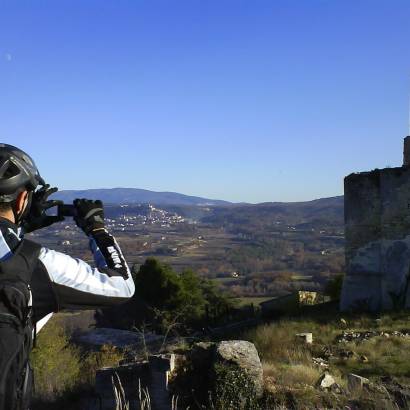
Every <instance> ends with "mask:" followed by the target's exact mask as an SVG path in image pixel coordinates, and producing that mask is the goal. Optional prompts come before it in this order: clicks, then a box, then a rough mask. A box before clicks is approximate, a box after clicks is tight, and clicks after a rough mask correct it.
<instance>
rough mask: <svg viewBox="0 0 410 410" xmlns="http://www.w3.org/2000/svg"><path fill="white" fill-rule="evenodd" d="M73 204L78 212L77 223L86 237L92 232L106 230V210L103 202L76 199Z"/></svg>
mask: <svg viewBox="0 0 410 410" xmlns="http://www.w3.org/2000/svg"><path fill="white" fill-rule="evenodd" d="M73 204H74V206H75V208H76V210H77V216H75V217H74V220H75V223H76V224H77V226H78V227H79V228H80V229H82V230H83V231H84V232H85V234H86V235H89V234H90V233H91V232H92V231H95V230H99V229H104V227H105V224H104V208H103V203H102V202H101V201H90V200H88V199H76V200H74V202H73Z"/></svg>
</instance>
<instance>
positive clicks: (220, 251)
mask: <svg viewBox="0 0 410 410" xmlns="http://www.w3.org/2000/svg"><path fill="white" fill-rule="evenodd" d="M341 203H342V202H341V201H340V199H338V198H336V199H333V200H321V201H314V203H313V204H312V203H306V205H300V206H295V205H294V204H288V205H286V204H285V205H284V204H282V205H277V204H272V205H263V206H260V205H255V206H244V207H219V208H218V207H207V208H201V207H181V206H179V207H168V208H165V209H160V208H153V207H151V208H149V206H148V205H144V206H134V207H132V206H129V207H125V208H124V207H119V206H117V207H116V206H111V207H109V208H108V212H107V214H108V220H107V226H108V229H109V230H110V231H111V232H112V233H113V234H114V235H115V236H116V238H117V240H118V242H119V243H120V245H121V247H122V250H123V253H124V255H125V257H126V259H127V261H128V262H129V264H130V265H131V266H132V265H134V264H135V265H137V266H138V265H140V264H142V263H144V261H145V260H146V258H148V257H155V258H158V259H159V260H160V261H161V262H163V263H166V264H169V265H171V266H172V267H173V268H174V269H175V270H176V271H178V272H182V271H183V270H184V269H193V270H194V271H196V272H197V273H198V274H199V275H201V276H203V277H205V278H208V279H214V280H215V283H216V284H217V285H218V286H219V287H221V289H223V290H224V291H226V292H227V293H229V294H231V295H232V297H237V298H242V297H248V298H261V300H263V298H269V297H273V296H281V295H284V294H286V293H289V292H292V291H294V290H298V289H303V290H313V291H316V290H321V289H323V287H324V286H325V284H326V283H327V281H328V280H329V279H330V278H331V277H333V276H334V275H335V274H340V273H342V272H343V271H344V248H343V246H344V238H343V218H342V211H343V209H342V208H340V204H341ZM141 209H143V210H144V212H147V213H146V214H141V212H142V211H141ZM152 209H154V211H152ZM176 212H178V213H176ZM33 239H34V240H37V241H39V242H40V243H42V244H43V245H44V246H47V247H50V248H53V249H56V250H60V251H63V252H66V253H69V254H71V255H72V256H74V257H79V258H82V259H85V260H86V261H88V262H92V255H91V254H90V252H89V251H88V244H87V242H88V241H87V239H86V238H85V237H84V235H83V234H82V233H81V232H80V231H79V230H78V228H77V227H76V226H75V224H74V223H73V221H72V220H70V219H68V220H67V221H64V222H63V223H60V224H56V225H53V226H52V227H50V228H48V229H45V230H42V231H39V232H36V233H34V234H33Z"/></svg>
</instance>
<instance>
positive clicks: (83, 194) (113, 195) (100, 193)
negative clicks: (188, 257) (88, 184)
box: [54, 188, 231, 206]
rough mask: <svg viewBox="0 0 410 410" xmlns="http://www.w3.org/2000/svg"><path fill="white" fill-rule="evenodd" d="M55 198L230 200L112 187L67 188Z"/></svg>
mask: <svg viewBox="0 0 410 410" xmlns="http://www.w3.org/2000/svg"><path fill="white" fill-rule="evenodd" d="M54 198H55V199H60V200H62V201H64V202H66V203H70V202H72V201H73V200H74V199H75V198H88V199H94V200H95V199H101V200H102V201H103V202H105V203H107V204H136V203H139V204H140V203H151V204H154V205H189V206H200V205H206V206H226V205H231V203H230V202H228V201H221V200H214V199H207V198H201V197H197V196H190V195H183V194H178V193H176V192H155V191H149V190H146V189H138V188H111V189H86V190H66V191H60V192H57V193H56V194H55V195H54Z"/></svg>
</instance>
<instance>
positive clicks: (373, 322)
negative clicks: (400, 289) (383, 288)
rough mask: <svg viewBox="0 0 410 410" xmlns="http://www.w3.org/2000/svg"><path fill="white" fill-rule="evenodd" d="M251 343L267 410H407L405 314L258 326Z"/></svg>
mask: <svg viewBox="0 0 410 410" xmlns="http://www.w3.org/2000/svg"><path fill="white" fill-rule="evenodd" d="M243 336H244V338H245V339H247V340H249V341H252V342H254V343H255V345H256V347H257V349H258V352H259V355H260V357H261V360H262V364H263V368H264V388H265V395H266V396H269V397H270V398H271V401H270V403H271V404H270V405H271V406H272V407H271V408H275V407H277V408H280V407H281V406H282V408H295V409H313V408H320V409H322V408H329V409H333V408H334V409H339V408H340V409H408V408H410V314H409V313H408V312H404V313H396V314H390V315H383V316H380V317H373V316H361V317H358V316H352V317H341V316H340V315H336V316H333V317H332V318H330V319H329V317H323V316H320V317H316V318H315V317H310V318H298V319H294V320H292V319H287V320H283V321H281V322H278V323H272V324H266V325H262V326H260V327H258V328H256V329H254V330H251V331H249V332H247V333H246V334H245V335H243Z"/></svg>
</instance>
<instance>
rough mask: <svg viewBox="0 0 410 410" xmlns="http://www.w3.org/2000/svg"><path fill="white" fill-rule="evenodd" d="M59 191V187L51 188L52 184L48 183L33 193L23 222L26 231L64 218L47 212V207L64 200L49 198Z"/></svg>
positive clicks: (43, 226)
mask: <svg viewBox="0 0 410 410" xmlns="http://www.w3.org/2000/svg"><path fill="white" fill-rule="evenodd" d="M57 191H58V188H50V185H48V184H47V185H44V186H43V187H42V188H41V189H39V190H38V191H36V192H34V193H33V194H32V195H33V197H32V199H31V206H30V209H29V210H28V213H27V216H26V217H25V218H24V221H23V224H22V225H23V229H24V231H25V232H27V233H29V232H33V231H35V230H37V229H41V228H45V227H47V226H50V225H51V224H53V223H55V222H60V221H63V220H64V217H63V216H58V215H56V216H50V215H47V214H46V211H47V209H50V208H53V207H54V206H57V205H59V204H62V203H63V202H62V201H53V200H51V201H49V200H48V197H49V196H50V195H51V194H54V192H57Z"/></svg>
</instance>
